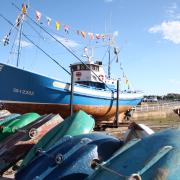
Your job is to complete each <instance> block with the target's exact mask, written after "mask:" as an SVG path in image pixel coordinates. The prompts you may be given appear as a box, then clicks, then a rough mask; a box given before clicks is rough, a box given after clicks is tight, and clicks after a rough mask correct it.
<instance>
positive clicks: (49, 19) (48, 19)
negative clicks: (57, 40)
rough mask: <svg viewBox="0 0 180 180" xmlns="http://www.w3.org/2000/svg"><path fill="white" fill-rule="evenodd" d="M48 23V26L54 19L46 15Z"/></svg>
mask: <svg viewBox="0 0 180 180" xmlns="http://www.w3.org/2000/svg"><path fill="white" fill-rule="evenodd" d="M46 20H47V24H48V26H49V25H51V22H52V19H51V18H50V17H48V16H46Z"/></svg>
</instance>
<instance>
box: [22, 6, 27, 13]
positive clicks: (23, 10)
mask: <svg viewBox="0 0 180 180" xmlns="http://www.w3.org/2000/svg"><path fill="white" fill-rule="evenodd" d="M21 11H22V13H23V14H26V11H27V6H26V4H22V9H21Z"/></svg>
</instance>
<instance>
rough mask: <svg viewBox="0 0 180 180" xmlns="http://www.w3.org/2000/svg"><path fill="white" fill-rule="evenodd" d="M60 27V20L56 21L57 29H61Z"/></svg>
mask: <svg viewBox="0 0 180 180" xmlns="http://www.w3.org/2000/svg"><path fill="white" fill-rule="evenodd" d="M60 27H61V24H60V22H59V21H56V29H57V30H59V29H60Z"/></svg>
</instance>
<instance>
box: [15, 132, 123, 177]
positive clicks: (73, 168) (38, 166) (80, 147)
mask: <svg viewBox="0 0 180 180" xmlns="http://www.w3.org/2000/svg"><path fill="white" fill-rule="evenodd" d="M122 145H123V142H122V141H120V140H118V139H116V138H115V137H112V136H109V135H105V134H100V133H92V134H85V135H79V136H74V137H71V136H65V137H63V138H62V139H61V140H60V141H59V143H58V144H57V145H56V146H53V147H52V148H51V149H50V150H49V151H47V152H43V154H42V155H41V156H39V157H38V158H36V159H35V160H34V161H32V163H31V164H29V165H28V166H27V167H25V168H24V169H22V170H21V171H19V172H18V173H17V174H16V179H34V178H35V177H36V178H39V179H79V180H80V179H85V178H86V177H87V176H89V175H90V174H92V173H93V169H92V168H91V163H92V161H93V159H98V160H99V161H100V162H103V161H105V160H107V159H108V158H109V157H111V155H112V154H113V153H114V152H115V151H116V150H117V149H119V148H120V147H121V146H122ZM59 155H61V157H62V159H61V161H58V158H57V157H58V156H59Z"/></svg>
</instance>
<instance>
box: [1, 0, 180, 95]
mask: <svg viewBox="0 0 180 180" xmlns="http://www.w3.org/2000/svg"><path fill="white" fill-rule="evenodd" d="M12 2H13V3H14V4H16V5H17V6H18V7H21V5H22V3H25V4H28V0H25V1H22V0H1V6H0V14H1V15H3V16H5V17H6V18H7V19H9V20H10V21H11V22H13V23H15V20H16V17H17V15H18V14H19V13H20V11H19V10H18V9H16V8H15V7H14V6H13V5H12ZM36 11H38V12H40V13H41V18H40V20H39V21H38V20H37V18H36V16H35V13H36ZM27 13H28V16H30V17H31V18H32V19H33V20H35V21H36V22H37V23H38V24H40V25H41V26H42V27H43V28H44V29H46V30H47V31H48V32H50V33H51V34H52V35H53V36H54V37H56V38H57V39H58V40H60V41H61V42H62V43H63V44H65V45H66V46H68V47H69V48H70V49H71V50H72V51H73V53H75V54H76V55H77V56H78V57H80V58H81V59H83V57H82V55H83V49H84V47H93V57H94V59H95V60H102V61H103V64H104V65H105V68H106V69H107V61H108V58H107V57H106V56H105V55H107V47H105V44H107V42H108V41H107V40H102V39H100V40H98V39H96V38H95V39H94V40H90V38H89V36H88V34H87V33H88V32H90V33H93V34H94V35H95V34H105V35H106V34H111V35H112V36H113V39H114V40H113V42H114V44H113V45H114V46H116V47H118V49H119V57H118V63H116V60H114V55H112V56H111V57H112V64H111V75H112V77H114V78H119V77H121V84H120V88H122V89H124V88H126V85H125V84H124V79H123V78H122V67H123V72H124V73H125V75H126V77H127V78H128V81H129V84H130V86H131V87H132V89H135V90H142V91H143V92H144V94H146V95H151V94H152V95H166V94H167V93H180V70H179V69H180V0H51V1H47V0H29V9H28V10H27ZM47 17H49V18H50V19H51V21H50V23H51V24H50V25H48V21H47V20H48V19H47ZM57 21H59V22H60V26H61V27H60V29H59V30H57V29H56V27H55V24H56V22H57ZM65 25H67V26H68V27H69V29H68V33H67V32H65V30H64V27H65ZM0 27H1V28H0V62H2V63H8V64H10V65H16V56H17V48H18V41H17V39H15V37H17V36H18V34H17V31H16V29H15V28H13V29H12V31H11V35H10V38H9V45H6V46H4V41H3V39H4V37H5V35H7V34H8V33H9V31H10V29H11V26H10V25H9V24H8V23H7V22H6V21H5V20H4V19H3V18H2V17H0ZM77 30H79V32H85V33H86V37H85V38H83V37H82V35H81V33H80V34H79V35H78V34H77ZM23 32H24V33H25V34H26V35H27V37H28V38H30V39H31V40H33V41H34V42H35V43H36V44H37V45H39V46H40V47H41V48H42V49H43V50H44V51H46V52H47V53H48V54H50V55H51V56H52V57H53V58H54V59H56V60H57V61H58V62H59V63H60V64H61V65H62V66H63V67H65V68H66V69H67V70H69V65H70V64H72V63H75V62H78V60H77V59H76V58H75V57H74V56H73V55H71V54H70V53H69V52H67V50H66V49H65V48H64V47H62V46H61V45H60V44H59V43H57V42H56V41H55V40H54V39H52V37H50V36H49V35H48V34H46V33H45V32H44V31H43V30H42V29H40V28H39V27H38V26H36V25H34V24H33V23H32V22H31V20H30V19H29V18H27V17H25V20H24V23H23ZM13 44H14V46H13ZM10 52H11V53H10ZM19 67H20V68H23V69H26V70H29V71H32V72H36V73H38V74H43V75H46V76H49V77H52V78H56V79H59V80H61V81H69V79H70V77H69V75H68V74H67V73H66V72H65V71H63V70H62V69H61V68H60V67H58V66H57V65H56V64H55V63H54V62H52V60H51V59H49V58H48V57H47V56H46V55H44V54H43V53H42V52H41V51H40V50H38V49H37V48H36V47H35V46H34V45H33V44H32V43H31V42H29V41H28V40H27V39H26V38H25V37H22V39H21V54H20V62H19Z"/></svg>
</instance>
